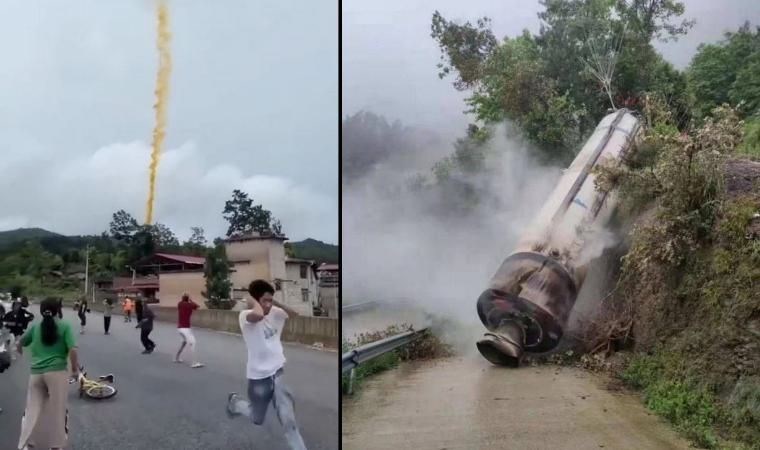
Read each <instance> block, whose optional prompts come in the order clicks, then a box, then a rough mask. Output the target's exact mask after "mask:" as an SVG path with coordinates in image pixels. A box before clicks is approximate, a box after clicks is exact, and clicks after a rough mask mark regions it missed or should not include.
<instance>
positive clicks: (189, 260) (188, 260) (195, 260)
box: [156, 253, 206, 265]
mask: <svg viewBox="0 0 760 450" xmlns="http://www.w3.org/2000/svg"><path fill="white" fill-rule="evenodd" d="M156 256H160V257H162V258H166V259H171V260H172V261H177V262H181V263H185V264H201V265H203V264H205V263H206V258H203V257H202V256H188V255H173V254H171V253H156Z"/></svg>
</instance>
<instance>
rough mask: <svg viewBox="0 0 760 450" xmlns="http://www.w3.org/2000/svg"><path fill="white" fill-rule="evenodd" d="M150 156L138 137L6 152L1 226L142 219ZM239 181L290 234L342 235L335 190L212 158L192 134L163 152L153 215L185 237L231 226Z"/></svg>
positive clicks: (99, 224) (95, 224) (66, 229)
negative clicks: (47, 152)
mask: <svg viewBox="0 0 760 450" xmlns="http://www.w3.org/2000/svg"><path fill="white" fill-rule="evenodd" d="M19 154H21V153H19ZM149 158H150V147H149V146H148V144H146V143H144V142H140V141H134V142H130V143H115V144H110V145H107V146H105V147H101V148H99V149H98V150H96V151H95V152H93V153H92V154H90V155H88V156H80V157H74V158H71V159H63V158H57V160H60V162H58V161H56V162H52V163H48V164H40V163H39V160H36V159H32V158H24V157H16V158H15V159H13V160H10V159H8V160H6V161H5V170H4V172H5V176H4V177H2V178H0V189H2V190H3V192H5V193H6V194H12V195H3V196H2V197H0V229H11V228H17V227H20V226H42V227H46V228H48V229H50V230H51V231H56V232H60V233H65V234H87V233H99V232H101V231H103V230H105V229H106V228H107V226H108V222H109V221H110V216H111V214H112V213H113V212H115V211H116V210H119V209H125V210H127V211H128V212H130V213H131V214H132V215H133V216H135V217H136V218H137V219H138V220H139V221H142V220H144V216H145V202H146V199H147V191H148V173H147V167H148V161H149ZM54 161H55V160H54ZM31 164H36V166H37V167H36V170H35V171H34V172H35V173H34V177H33V178H31V179H30V178H29V177H28V176H27V175H26V174H27V173H29V171H28V169H29V166H30V165H31ZM233 189H242V190H244V191H246V192H248V193H249V194H250V195H251V196H252V197H253V199H254V201H255V202H256V203H261V204H263V205H264V207H265V208H267V209H269V210H271V211H272V213H273V214H274V216H275V217H277V218H278V219H280V220H281V221H282V223H283V227H284V229H285V232H286V233H287V234H288V235H289V236H290V237H291V238H292V239H296V240H298V239H303V238H306V237H313V238H316V239H321V240H325V241H328V242H337V238H338V237H337V233H336V230H335V225H334V224H335V223H336V222H337V218H338V210H337V204H336V202H335V201H334V199H333V198H331V197H329V196H327V195H324V194H322V193H320V192H319V191H315V190H314V189H312V187H311V186H309V185H308V184H306V183H303V182H299V181H297V180H293V179H290V178H286V177H281V176H273V175H268V174H258V173H256V168H255V167H237V166H234V165H231V164H210V163H209V161H208V158H206V157H205V155H204V154H203V152H202V151H200V150H199V149H198V148H197V147H196V145H195V144H194V143H192V142H187V143H185V144H183V145H181V146H180V147H178V148H173V149H169V150H167V151H165V152H164V154H163V155H162V158H161V161H160V163H159V173H158V179H157V188H156V191H157V192H156V204H155V213H154V220H155V221H157V222H161V223H165V224H166V225H168V226H169V227H170V228H172V229H173V230H174V231H175V233H177V234H178V235H179V236H180V237H187V236H188V235H189V228H190V227H191V226H202V227H204V228H205V229H206V232H207V237H208V238H209V239H212V238H213V237H215V236H219V235H222V234H223V233H224V231H225V230H226V225H225V222H224V220H223V219H222V217H221V211H222V209H223V207H224V202H225V200H227V199H228V198H229V197H230V195H231V193H232V190H233Z"/></svg>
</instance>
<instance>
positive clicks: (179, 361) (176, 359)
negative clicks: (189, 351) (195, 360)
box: [174, 358, 185, 364]
mask: <svg viewBox="0 0 760 450" xmlns="http://www.w3.org/2000/svg"><path fill="white" fill-rule="evenodd" d="M174 362H175V363H177V364H182V363H183V362H185V361H182V360H181V359H178V358H174Z"/></svg>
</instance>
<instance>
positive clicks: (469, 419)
mask: <svg viewBox="0 0 760 450" xmlns="http://www.w3.org/2000/svg"><path fill="white" fill-rule="evenodd" d="M342 420H343V436H342V443H343V448H344V449H347V450H351V449H357V450H359V449H361V450H372V449H394V450H404V449H413V450H424V449H436V450H442V449H447V450H452V449H468V450H471V449H521V450H523V449H600V448H604V449H631V450H634V449H635V450H643V449H685V448H688V443H687V442H686V441H685V440H683V439H681V438H680V437H678V435H677V434H676V432H675V431H673V430H671V429H670V428H669V427H668V426H667V425H666V424H664V423H663V422H662V421H661V420H660V419H658V418H657V417H656V416H654V415H652V414H651V413H649V412H647V410H646V409H645V408H644V406H643V405H642V404H641V401H640V400H639V399H637V398H635V397H633V396H631V395H629V394H623V393H616V392H613V391H610V390H608V389H606V388H605V387H604V380H602V379H600V378H599V377H597V376H595V375H593V374H590V373H587V372H584V371H581V370H578V369H570V368H558V367H554V366H541V367H524V368H521V369H517V370H510V369H503V368H496V367H493V366H491V365H489V364H488V363H487V362H486V361H484V360H482V359H480V358H479V357H477V356H472V357H469V358H452V359H446V360H439V361H435V362H424V363H412V364H405V365H402V366H401V367H400V368H398V369H396V370H392V371H389V372H385V373H382V374H379V375H377V376H375V377H373V378H371V379H369V380H367V381H365V382H364V383H363V384H362V387H361V391H360V392H359V393H358V394H357V395H355V396H354V397H353V398H345V397H344V402H343V419H342Z"/></svg>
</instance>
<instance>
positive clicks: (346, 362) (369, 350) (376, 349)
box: [340, 327, 428, 394]
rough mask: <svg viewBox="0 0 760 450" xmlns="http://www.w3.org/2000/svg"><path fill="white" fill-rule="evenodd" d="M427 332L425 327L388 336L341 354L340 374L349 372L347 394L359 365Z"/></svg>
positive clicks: (350, 390) (351, 387) (351, 389)
mask: <svg viewBox="0 0 760 450" xmlns="http://www.w3.org/2000/svg"><path fill="white" fill-rule="evenodd" d="M427 330H428V328H427V327H425V328H422V329H420V330H417V331H407V332H406V333H401V334H397V335H395V336H390V337H387V338H385V339H381V340H379V341H375V342H370V343H369V344H366V345H362V346H361V347H357V348H355V349H353V350H351V351H349V352H346V353H344V354H343V356H342V358H341V363H340V371H341V374H345V373H346V372H351V373H350V376H349V382H348V393H349V394H351V392H352V391H353V385H354V370H355V369H356V368H357V367H359V366H360V365H361V364H364V363H366V362H367V361H370V360H372V359H375V358H377V357H378V356H381V355H384V354H386V353H388V352H392V351H393V350H396V349H397V348H399V347H403V346H404V345H406V344H408V343H410V342H412V341H414V340H416V339H418V338H419V337H421V336H422V334H423V333H425V332H426V331H427Z"/></svg>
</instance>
